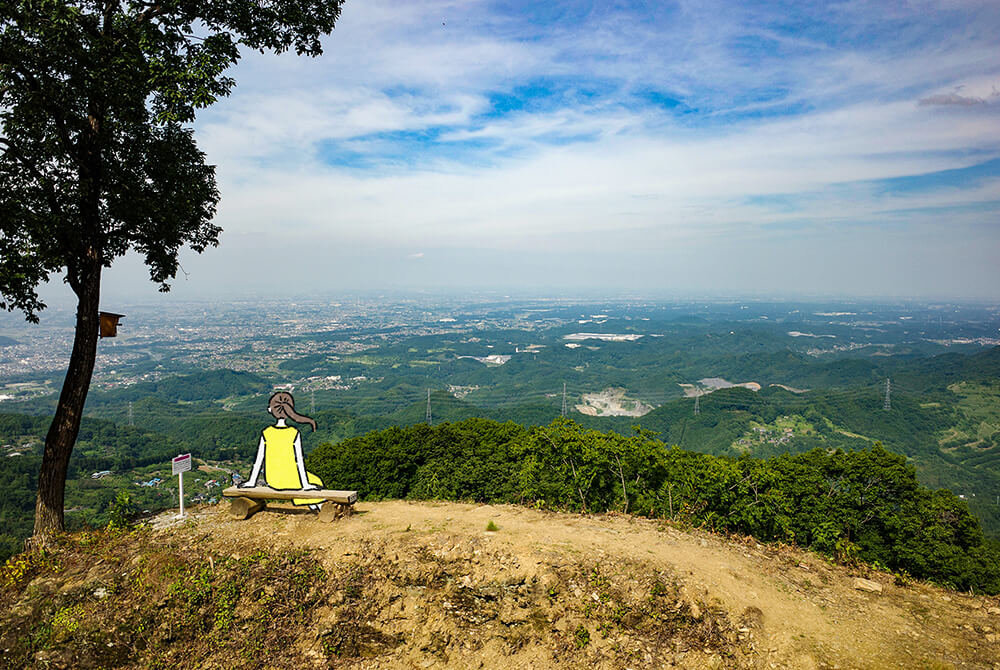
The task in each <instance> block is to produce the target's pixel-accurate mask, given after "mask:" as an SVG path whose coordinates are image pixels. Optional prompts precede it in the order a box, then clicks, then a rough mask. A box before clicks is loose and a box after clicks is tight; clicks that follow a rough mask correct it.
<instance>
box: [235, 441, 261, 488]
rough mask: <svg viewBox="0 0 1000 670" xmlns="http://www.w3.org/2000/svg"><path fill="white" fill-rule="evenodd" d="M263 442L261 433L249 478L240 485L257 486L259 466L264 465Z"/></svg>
mask: <svg viewBox="0 0 1000 670" xmlns="http://www.w3.org/2000/svg"><path fill="white" fill-rule="evenodd" d="M264 444H265V443H264V434H263V433H261V435H260V443H259V444H258V445H257V460H256V461H254V464H253V471H252V472H251V473H250V478H249V479H248V480H246V481H245V482H244V483H243V484H241V486H245V487H251V486H257V478H258V477H260V468H261V466H263V465H264Z"/></svg>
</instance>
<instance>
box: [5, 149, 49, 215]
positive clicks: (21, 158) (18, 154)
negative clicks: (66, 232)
mask: <svg viewBox="0 0 1000 670" xmlns="http://www.w3.org/2000/svg"><path fill="white" fill-rule="evenodd" d="M0 144H2V145H4V146H5V147H7V152H8V153H10V154H11V155H12V156H13V157H14V158H15V159H16V160H17V162H18V163H20V164H21V165H23V166H24V167H25V169H26V170H28V171H29V172H30V173H31V174H32V175H33V176H34V177H35V179H37V180H38V182H39V183H40V184H42V186H43V188H44V190H45V198H46V200H48V201H49V209H51V210H52V213H53V214H57V215H58V216H60V217H62V216H63V211H62V206H61V205H60V204H59V199H58V198H57V197H56V191H55V188H53V186H52V181H51V180H50V179H48V178H46V177H45V175H44V174H42V172H41V171H40V170H39V169H38V166H37V165H35V164H34V162H33V161H31V160H29V159H28V157H27V156H26V155H25V154H24V152H22V151H21V150H19V149H18V148H17V147H16V146H14V145H13V144H11V143H10V140H8V139H7V138H6V137H0Z"/></svg>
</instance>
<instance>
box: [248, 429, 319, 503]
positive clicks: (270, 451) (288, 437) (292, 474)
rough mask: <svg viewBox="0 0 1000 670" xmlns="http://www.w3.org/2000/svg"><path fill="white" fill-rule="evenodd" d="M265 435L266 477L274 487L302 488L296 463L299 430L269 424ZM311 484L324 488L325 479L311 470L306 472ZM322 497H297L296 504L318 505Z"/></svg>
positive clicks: (284, 488)
mask: <svg viewBox="0 0 1000 670" xmlns="http://www.w3.org/2000/svg"><path fill="white" fill-rule="evenodd" d="M262 435H263V436H264V479H266V480H267V485H268V486H270V487H271V488H272V489H282V490H286V491H287V490H292V491H294V490H298V489H301V488H302V479H301V477H299V468H298V466H297V464H296V463H295V438H296V437H298V435H299V431H298V430H297V429H296V428H293V427H292V426H285V427H284V428H279V427H278V426H268V427H267V428H265V429H264V430H263V432H262ZM306 477H307V478H308V479H309V483H310V484H315V485H316V486H319V487H320V488H323V481H322V480H321V479H320V478H319V477H317V476H316V475H314V474H313V473H311V472H307V473H306ZM321 502H323V499H322V498H307V499H296V500H293V501H292V503H293V504H295V505H317V504H319V503H321Z"/></svg>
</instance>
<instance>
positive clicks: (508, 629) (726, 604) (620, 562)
mask: <svg viewBox="0 0 1000 670" xmlns="http://www.w3.org/2000/svg"><path fill="white" fill-rule="evenodd" d="M357 509H358V514H356V515H354V516H352V517H349V518H346V519H340V520H338V521H337V522H335V523H333V524H330V525H327V524H323V523H321V522H319V521H318V520H317V519H316V517H315V516H314V515H312V514H309V513H306V512H304V511H303V510H293V509H290V506H288V507H285V508H282V507H280V506H273V507H272V506H269V508H268V510H266V511H264V512H261V513H258V514H257V515H256V516H254V517H253V518H251V519H249V520H246V521H236V520H233V519H231V518H229V517H228V516H227V515H226V514H225V512H224V511H223V510H221V509H218V510H216V509H214V508H213V509H211V510H203V512H204V513H203V514H202V515H201V516H200V517H198V518H196V519H194V520H191V521H189V522H186V523H184V524H180V525H172V526H171V525H163V526H162V527H160V528H159V529H155V530H154V529H152V528H150V529H146V530H144V531H141V532H137V533H133V534H129V535H119V536H111V537H109V536H84V538H83V539H82V540H81V539H80V537H77V538H73V539H71V540H67V543H66V545H65V546H64V547H62V548H61V549H57V550H56V551H55V553H54V554H51V555H49V556H48V557H43V558H42V559H34V563H30V562H29V563H30V564H28V565H25V567H24V568H23V569H22V570H21V572H20V573H18V574H17V575H8V577H9V580H8V584H7V585H6V586H5V590H4V591H3V592H2V596H0V630H2V631H3V632H0V645H2V647H0V648H2V650H3V652H4V654H5V656H4V659H5V662H4V663H3V664H0V665H3V667H11V668H13V667H25V666H29V667H95V668H96V667H136V668H147V667H171V668H188V667H191V668H194V667H199V668H215V667H260V668H271V667H273V668H326V667H359V668H409V667H413V668H431V667H441V668H478V667H483V668H493V667H511V668H566V667H598V668H652V667H656V668H660V667H673V666H676V667H691V668H703V667H705V668H718V667H749V668H771V667H775V668H832V667H840V668H891V667H898V668H913V667H932V668H939V667H941V668H946V667H956V668H958V667H962V668H964V667H969V668H1000V662H998V659H1000V641H998V634H997V629H1000V609H998V603H997V601H996V599H988V598H981V597H971V596H965V595H960V594H956V593H954V592H948V591H944V590H941V589H938V588H936V587H931V586H927V585H922V584H914V585H907V586H899V585H896V584H895V583H894V582H893V580H892V578H891V577H890V576H887V575H884V574H881V573H866V574H862V573H861V572H860V571H855V572H851V571H850V570H848V569H846V568H843V567H840V566H833V565H830V564H828V563H827V562H825V561H824V560H822V559H821V558H819V557H817V556H816V555H814V554H810V553H807V552H802V551H799V550H795V549H790V548H787V547H773V546H762V545H759V544H757V543H755V542H753V541H748V542H743V541H738V540H732V539H726V538H721V537H718V536H713V535H709V534H703V533H699V532H696V531H691V532H686V531H681V530H678V529H676V528H672V527H669V526H665V525H663V524H660V523H657V522H655V521H649V520H643V519H634V518H630V517H624V516H616V515H607V516H599V517H584V516H578V515H569V514H557V513H551V512H542V511H535V510H530V509H525V508H520V507H513V506H489V505H468V504H455V503H410V502H401V501H392V502H383V503H359V504H358V505H357ZM490 522H492V523H493V524H494V525H495V527H496V528H497V530H495V531H487V530H486V528H487V525H488V524H489V523H490ZM87 538H90V539H87ZM46 561H47V562H48V563H46ZM861 577H865V578H868V579H869V580H871V581H872V582H873V584H867V586H868V587H869V588H874V589H877V588H878V587H881V592H872V591H865V590H859V589H858V588H857V586H858V585H863V584H861V583H858V582H856V580H857V579H858V578H861Z"/></svg>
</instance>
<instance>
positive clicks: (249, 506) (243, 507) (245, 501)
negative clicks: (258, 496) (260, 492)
mask: <svg viewBox="0 0 1000 670" xmlns="http://www.w3.org/2000/svg"><path fill="white" fill-rule="evenodd" d="M262 509H264V501H263V500H254V499H253V498H233V501H232V502H231V503H229V514H230V515H231V516H233V517H235V518H237V519H249V518H250V517H251V516H253V514H254V512H258V511H260V510H262Z"/></svg>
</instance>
